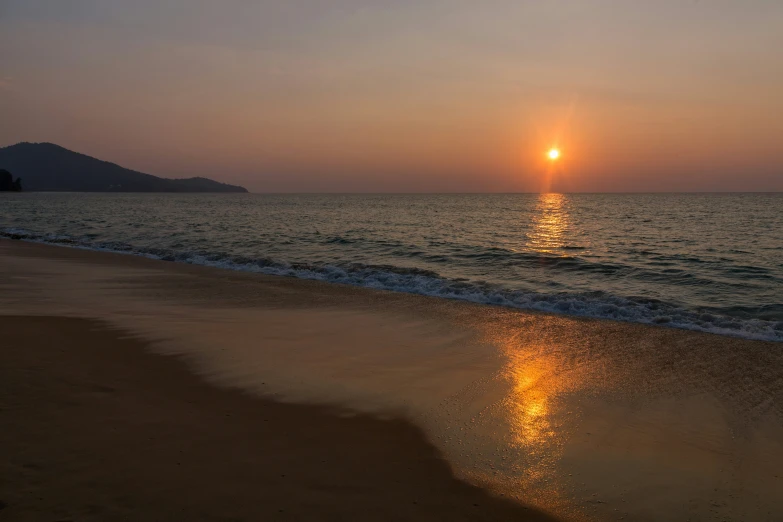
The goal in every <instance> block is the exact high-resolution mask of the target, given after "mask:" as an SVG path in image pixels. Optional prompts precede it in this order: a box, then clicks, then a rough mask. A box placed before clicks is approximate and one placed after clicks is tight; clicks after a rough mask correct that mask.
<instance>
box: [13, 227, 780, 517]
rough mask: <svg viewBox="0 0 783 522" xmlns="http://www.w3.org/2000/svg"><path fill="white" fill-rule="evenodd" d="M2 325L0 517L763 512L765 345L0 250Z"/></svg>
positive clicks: (770, 472) (772, 395)
mask: <svg viewBox="0 0 783 522" xmlns="http://www.w3.org/2000/svg"><path fill="white" fill-rule="evenodd" d="M0 314H3V315H6V316H9V315H10V316H15V318H13V319H11V318H4V319H2V321H3V323H2V324H3V325H5V324H7V323H8V322H9V321H10V322H17V323H19V324H20V325H21V326H20V327H18V328H12V329H11V332H12V333H11V334H10V335H13V336H17V337H15V338H13V339H15V341H14V342H13V343H12V344H13V345H14V346H16V347H19V346H26V347H27V346H29V347H33V348H32V349H25V350H21V351H19V350H18V349H17V350H16V351H14V350H11V351H9V350H7V349H5V350H4V352H3V357H4V358H7V357H11V358H12V359H11V361H10V362H11V363H13V361H16V363H13V364H6V363H5V362H4V363H3V365H2V366H3V370H2V371H3V372H5V373H4V375H3V379H2V380H3V383H4V384H3V386H16V388H15V389H14V390H16V391H14V390H11V391H3V395H2V397H3V399H4V400H5V398H6V397H10V398H11V399H10V400H9V403H8V404H3V405H2V408H3V409H2V411H0V415H2V416H3V417H4V418H3V426H7V425H10V426H13V427H14V428H13V430H9V431H7V432H6V431H5V430H4V433H3V434H2V435H0V437H2V440H0V442H2V443H3V447H10V448H14V447H18V448H19V450H18V451H12V452H11V454H12V455H17V454H18V455H23V456H24V457H23V458H22V457H20V458H15V459H12V461H11V463H10V464H8V467H7V468H0V469H2V474H3V475H2V477H0V480H2V482H1V483H2V484H9V483H10V484H17V485H16V486H15V489H8V488H7V487H4V488H3V489H0V500H2V501H4V502H5V503H6V504H8V507H6V508H5V509H4V510H3V511H0V517H3V516H5V517H9V516H12V515H13V514H14V513H16V514H15V515H13V516H16V517H17V518H16V519H19V520H34V519H40V518H41V516H39V515H38V514H36V512H35V511H33V510H34V509H38V507H36V506H44V508H43V509H49V510H50V511H42V512H41V513H45V514H46V515H47V517H48V516H49V515H50V514H53V516H58V517H59V516H62V517H65V515H66V511H67V513H69V514H70V515H69V516H73V517H74V518H75V519H76V518H78V519H80V520H81V519H86V518H89V516H93V519H95V520H105V519H111V518H112V517H113V516H114V515H112V513H114V514H115V515H116V517H115V518H120V519H122V518H123V517H124V516H126V515H128V513H133V514H134V516H133V518H134V519H150V520H152V519H156V518H163V519H166V518H168V519H171V518H174V519H177V518H178V517H177V516H175V515H174V513H178V512H179V511H177V510H182V509H184V510H186V511H187V512H188V513H190V514H191V516H189V517H186V518H189V519H193V518H194V517H193V515H192V514H194V513H206V514H213V513H214V515H215V517H216V518H215V519H221V520H222V519H231V518H230V517H235V518H238V519H243V518H244V519H255V518H262V519H269V518H270V517H271V516H272V515H275V516H279V517H286V516H287V517H291V518H292V519H297V518H300V519H307V518H313V515H312V513H315V512H317V511H319V510H321V511H322V512H324V513H326V515H324V516H323V517H320V518H329V517H332V518H335V519H337V518H340V519H346V518H349V519H350V518H360V519H364V518H373V517H376V518H379V517H386V518H388V519H415V518H416V517H417V516H418V517H421V518H428V519H444V518H459V517H460V516H462V517H463V518H467V519H472V520H473V519H480V517H481V516H483V517H486V519H492V520H495V519H504V517H506V518H515V519H520V518H519V517H522V518H521V519H522V520H524V519H526V518H525V517H527V518H530V517H531V516H532V517H539V516H544V515H542V514H541V513H540V512H547V513H551V514H553V515H556V516H557V517H559V518H562V519H568V520H581V519H588V520H590V519H592V520H689V519H691V520H726V519H728V520H780V519H783V502H781V500H780V499H781V498H783V479H781V477H783V474H781V473H780V471H779V469H783V421H782V420H781V419H783V378H782V377H781V374H782V373H783V348H782V347H781V345H780V344H776V343H765V342H758V341H747V340H742V339H733V338H728V337H721V336H716V335H708V334H701V333H696V332H686V331H682V330H675V329H668V328H660V327H648V326H641V325H632V324H626V323H617V322H612V321H598V320H588V319H579V318H571V317H564V316H555V315H547V314H539V313H529V312H523V311H519V310H510V309H504V308H497V307H490V306H481V305H473V304H469V303H464V302H458V301H449V300H444V299H433V298H428V297H422V296H413V295H406V294H394V293H389V292H382V291H374V290H368V289H362V288H353V287H345V286H339V285H330V284H326V283H320V282H317V281H302V280H295V279H287V278H280V277H272V276H263V275H258V274H249V273H237V272H230V271H223V270H217V269H210V268H204V267H197V266H188V265H179V264H174V263H166V262H161V261H154V260H149V259H143V258H136V257H131V256H122V255H117V254H108V253H97V252H88V251H81V250H76V249H68V248H61V247H51V246H44V245H38V244H29V243H22V242H15V241H9V240H2V241H0ZM20 316H21V317H22V318H20ZM35 316H46V318H36V317H35ZM96 321H97V322H96ZM4 330H5V327H4ZM129 334H130V335H132V339H128V338H127V335H129ZM96 336H97V337H96ZM6 339H11V337H8V336H6V337H4V341H5V340H6ZM69 339H70V340H69ZM96 339H98V340H96ZM55 341H56V343H71V344H70V345H69V346H71V348H69V349H66V350H65V351H61V349H60V348H58V344H56V343H55ZM4 344H8V343H4ZM107 347H108V349H107ZM150 352H151V353H155V354H164V355H169V356H173V357H159V356H155V355H152V354H151V353H150ZM79 354H81V355H79ZM77 355H78V357H77ZM14 358H16V359H14ZM85 367H87V368H95V370H91V371H88V372H85V371H84V370H83V369H84V368H85ZM183 368H187V372H186V371H185V370H183ZM69 372H70V373H69ZM167 372H168V373H167ZM6 374H8V376H9V377H8V378H6V377H5V375H6ZM196 376H197V377H196ZM35 382H37V383H38V385H35V386H33V385H29V386H28V384H27V383H35ZM6 383H11V384H6ZM14 383H15V384H14ZM113 383H114V384H113ZM205 383H209V385H208V384H205ZM36 390H37V391H36ZM110 390H114V391H110ZM116 390H122V393H118V392H117V391H116ZM25 394H27V395H25ZM164 398H165V400H163V399H164ZM35 401H38V402H35ZM113 401H114V402H113ZM60 403H62V404H60ZM55 404H60V406H61V407H60V408H57V407H54V406H51V405H55ZM194 405H198V408H196V407H194ZM68 408H71V410H69V409H68ZM227 413H228V414H229V415H230V417H226V416H225V415H226V414H227ZM262 417H263V418H262ZM264 419H269V420H264ZM273 419H275V422H274V424H270V423H271V421H272V420H273ZM219 421H220V422H219ZM26 422H27V423H28V424H27V425H26V426H25V423H26ZM85 426H93V427H96V429H97V431H95V432H94V433H93V430H87V429H83V428H84V427H85ZM271 426H274V428H271ZM197 427H198V429H197ZM25 430H26V431H25ZM134 430H136V431H134ZM55 433H56V434H58V436H54V434H55ZM155 433H160V434H161V436H160V437H159V438H158V439H155V438H153V439H152V440H150V439H149V437H150V436H152V437H155ZM324 434H329V436H325V435H324ZM112 437H115V438H112ZM116 437H119V439H117V438H116ZM108 441H112V442H108ZM115 441H119V443H115ZM213 442H214V444H213ZM13 444H16V446H12V445H13ZM118 447H125V448H128V450H127V451H119V450H117V448H118ZM270 448H272V449H270ZM354 450H355V451H354ZM179 451H183V452H187V453H188V455H186V456H187V459H186V460H187V462H184V461H183V460H182V459H179V460H176V459H175V457H176V455H177V453H178V452H179ZM337 454H339V455H347V456H344V457H343V458H341V459H334V455H337ZM323 455H327V456H325V457H324V456H323ZM441 456H442V457H443V458H441ZM183 458H184V457H183ZM444 459H445V460H444ZM42 460H43V461H48V462H49V465H48V466H49V467H42V468H40V469H39V468H38V467H36V466H39V467H40V466H42V465H43V464H41V462H40V461H42ZM324 460H326V461H327V463H329V462H332V461H334V460H338V461H339V462H338V463H336V464H333V465H332V466H324V465H323V464H320V465H319V463H322V461H324ZM177 462H178V463H179V464H177ZM30 463H31V464H30ZM44 464H45V462H44ZM156 466H157V467H158V468H160V469H159V471H155V470H156ZM174 466H176V467H174ZM183 466H184V468H183V469H187V470H188V472H187V473H181V472H180V471H179V470H180V468H182V467H183ZM286 466H288V469H297V470H299V471H297V472H291V473H287V472H286V471H281V470H282V469H283V468H285V467H286ZM163 468H165V470H164V469H163ZM267 469H268V470H269V471H268V473H267V471H266V470H267ZM31 470H32V471H31ZM41 470H43V471H41ZM117 470H122V472H121V473H119V472H118V471H117ZM178 473H180V474H178ZM283 474H285V475H286V477H281V476H280V475H283ZM294 476H295V477H297V478H296V480H291V479H292V477H294ZM8 477H10V480H9V478H8ZM14 477H26V478H25V479H24V481H21V482H19V481H15V480H16V479H15V478H14ZM69 477H74V480H70V478H69ZM76 477H79V479H78V480H75V478H76ZM455 477H456V478H455ZM468 483H469V484H472V485H471V486H469V485H467V484H468ZM104 484H108V485H104ZM145 484H147V485H145ZM223 484H227V486H225V487H224V486H223ZM475 486H480V487H482V488H483V490H480V489H478V488H477V487H475ZM259 489H263V490H264V491H268V492H269V494H268V496H263V495H266V494H267V493H259V492H258V490H259ZM192 491H198V492H199V493H197V494H191V492H192ZM36 495H37V496H38V497H43V498H48V499H49V500H50V501H47V502H36ZM232 495H233V496H232ZM286 495H288V496H286ZM501 495H502V496H501ZM414 497H415V498H414ZM419 497H426V499H419ZM96 498H97V499H99V501H98V502H94V501H93V500H91V499H96ZM261 498H263V499H267V500H268V502H269V503H270V504H269V505H267V500H265V501H264V502H258V501H257V499H261ZM302 498H305V499H309V500H304V501H302V500H301V499H302ZM9 499H10V500H9ZM20 499H21V500H20ZM55 499H56V500H55ZM231 499H233V500H231ZM283 499H288V500H287V501H285V502H283ZM476 499H478V500H476ZM506 499H512V500H513V503H510V502H508V501H507V500H506ZM276 500H279V502H278V503H275V501H276ZM289 501H290V502H289ZM414 501H415V502H417V504H413V502H414ZM286 502H289V503H287V504H286ZM423 503H428V504H427V506H429V508H428V509H431V510H430V511H426V512H425V511H424V507H422V506H424V504H423ZM261 504H264V505H261ZM283 504H285V505H283ZM300 504H304V507H302V508H301V509H312V510H314V511H296V508H295V507H292V506H293V505H300ZM473 504H478V506H474V505H473ZM23 505H26V506H27V508H22V507H21V506H23ZM141 505H143V506H145V507H144V509H143V510H142V511H141V512H138V514H137V513H136V512H133V511H127V510H129V509H130V510H133V509H136V510H139V509H140V507H139V506H141ZM278 505H279V506H282V507H277V506H278ZM63 506H64V507H63ZM90 506H92V507H90ZM273 507H274V509H273ZM531 507H534V508H536V509H535V510H534V509H530V508H531ZM468 508H470V509H472V510H473V511H471V510H470V509H468ZM14 509H16V510H22V511H16V512H15V511H13V510H14ZM24 509H27V510H29V511H27V512H25V511H24ZM57 509H61V510H65V511H51V510H57ZM90 509H95V510H98V511H96V514H94V515H89V510H90ZM101 509H104V510H115V511H104V512H102V513H103V515H101V514H100V513H101V512H100V510H101ZM279 509H283V510H284V511H283V512H280V511H279ZM438 509H442V510H444V511H437V510H438ZM73 510H77V511H78V510H81V511H78V513H76V512H74V511H73ZM188 510H189V511H188ZM258 510H261V511H258ZM353 510H355V511H353ZM20 513H21V514H20ZM24 513H27V515H24ZM107 513H109V514H107ZM370 514H372V516H371V515H370ZM77 515H78V517H77ZM137 515H138V516H137ZM25 516H26V517H27V518H24V517H25ZM221 516H222V517H224V518H219V517H221ZM145 517H146V518H145ZM196 518H199V519H209V518H208V517H207V516H206V515H205V516H198V517H196ZM316 518H319V517H316ZM10 519H14V518H10ZM533 519H536V518H533Z"/></svg>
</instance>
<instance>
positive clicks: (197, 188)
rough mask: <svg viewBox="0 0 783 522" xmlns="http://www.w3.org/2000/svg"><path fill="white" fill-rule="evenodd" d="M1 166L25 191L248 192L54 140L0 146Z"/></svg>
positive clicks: (232, 186)
mask: <svg viewBox="0 0 783 522" xmlns="http://www.w3.org/2000/svg"><path fill="white" fill-rule="evenodd" d="M0 169H6V170H8V171H10V172H12V173H13V174H14V176H17V177H19V178H21V179H22V184H23V187H24V190H25V191H36V190H40V191H73V192H247V189H245V188H244V187H238V186H236V185H227V184H225V183H220V182H218V181H214V180H211V179H207V178H184V179H166V178H159V177H157V176H153V175H151V174H145V173H143V172H137V171H135V170H130V169H126V168H124V167H121V166H119V165H116V164H114V163H110V162H108V161H102V160H99V159H96V158H93V157H90V156H87V155H85V154H80V153H78V152H73V151H71V150H68V149H65V148H63V147H60V146H59V145H55V144H54V143H26V142H25V143H17V144H16V145H11V146H9V147H3V148H0Z"/></svg>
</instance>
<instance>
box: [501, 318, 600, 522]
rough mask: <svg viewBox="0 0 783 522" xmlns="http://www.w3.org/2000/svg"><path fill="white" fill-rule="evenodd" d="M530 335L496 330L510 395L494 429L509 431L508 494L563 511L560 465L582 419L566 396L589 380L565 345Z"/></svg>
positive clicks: (564, 496)
mask: <svg viewBox="0 0 783 522" xmlns="http://www.w3.org/2000/svg"><path fill="white" fill-rule="evenodd" d="M523 328H524V327H523ZM504 330H505V329H504ZM528 333H529V332H520V331H516V332H514V331H512V330H511V329H509V330H505V331H503V332H497V331H496V332H494V335H492V341H491V342H492V344H494V345H495V346H496V347H497V348H498V349H499V351H500V353H501V354H502V355H503V357H504V359H505V361H506V362H505V365H504V366H503V368H502V370H501V373H500V377H501V379H502V380H503V381H505V382H506V385H507V389H506V396H505V399H504V400H503V401H502V407H501V410H500V411H497V412H496V414H497V415H498V416H499V417H500V418H503V419H505V420H503V421H502V422H500V423H498V424H496V425H497V426H504V427H505V429H506V430H507V433H505V434H504V435H503V436H502V437H500V438H501V439H502V440H504V442H505V444H507V446H508V448H509V452H508V453H507V454H506V455H507V458H508V459H509V460H511V462H507V463H506V464H507V466H504V467H505V468H506V472H507V473H508V475H507V482H506V485H507V486H510V487H511V488H512V489H511V490H507V491H508V492H509V493H511V494H516V495H519V496H524V497H526V498H531V499H535V502H536V503H537V504H538V505H540V506H541V507H544V508H546V509H550V510H552V511H553V512H561V513H562V512H563V510H564V509H567V508H566V506H567V505H568V493H567V490H568V484H567V479H566V478H565V477H563V473H562V469H560V467H559V464H560V460H561V458H562V455H563V450H564V447H565V446H566V445H567V444H568V441H569V438H570V437H571V436H572V435H573V430H574V423H575V422H577V417H578V415H573V414H572V413H573V412H572V411H571V408H572V407H573V404H572V403H571V402H570V401H568V400H567V398H568V397H567V395H568V394H570V393H572V392H578V391H579V390H583V389H584V388H585V387H587V386H589V384H588V381H589V379H588V378H587V375H585V374H584V372H583V371H582V370H580V369H579V367H578V366H576V365H574V364H573V361H570V360H569V359H568V358H567V357H565V356H564V355H563V352H562V351H561V349H560V348H561V346H559V345H557V344H546V343H541V342H540V340H533V339H532V337H534V336H529V335H528Z"/></svg>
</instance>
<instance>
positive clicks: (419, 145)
mask: <svg viewBox="0 0 783 522" xmlns="http://www.w3.org/2000/svg"><path fill="white" fill-rule="evenodd" d="M63 4H65V3H63V2H56V1H53V0H52V1H37V0H5V1H4V2H2V4H1V5H0V47H2V49H3V50H4V52H3V53H2V54H0V118H1V119H2V121H3V125H2V126H0V145H10V144H13V143H16V142H18V141H51V142H54V143H57V144H60V145H62V146H65V147H67V148H70V149H73V150H77V151H79V152H83V153H86V154H90V155H93V156H96V157H99V158H101V159H106V160H110V161H114V162H117V163H120V164H122V165H124V166H127V167H130V168H135V169H138V170H142V171H145V172H149V173H152V174H157V175H161V176H169V177H183V176H196V175H203V176H209V177H212V178H215V179H219V180H221V181H226V182H232V183H240V184H243V185H245V186H247V187H248V188H250V189H251V190H253V191H332V192H335V191H336V192H341V191H396V192H408V191H413V192H415V191H538V190H541V189H542V188H547V186H548V187H549V188H551V189H552V190H559V191H588V192H600V191H680V190H685V191H710V190H783V60H781V59H780V56H779V53H780V49H783V2H779V1H761V0H758V1H748V2H728V1H721V0H715V1H711V2H669V1H660V2H641V1H640V2H632V1H624V2H620V1H609V0H579V1H576V0H575V1H572V2H558V1H552V2H532V1H531V2H524V1H512V0H504V1H487V2H472V1H468V0H449V1H446V0H440V1H419V2H413V1H404V0H400V1H394V2H392V1H388V0H367V1H358V0H336V1H334V2H316V1H310V2H305V1H299V0H291V1H290V2H285V3H281V2H272V1H269V2H246V1H243V0H231V1H226V2H220V3H216V2H208V1H206V0H203V1H202V0H191V1H185V0H169V1H154V2H153V1H147V0H143V1H142V0H140V1H135V2H120V1H112V0H107V1H102V2H95V1H87V0H74V1H72V2H67V4H68V5H67V6H64V5H63ZM326 4H328V6H327V5H326ZM554 144H557V145H558V146H559V147H560V148H561V150H562V153H563V156H562V158H561V160H560V161H558V165H557V167H556V168H555V169H554V170H553V171H552V176H551V179H549V180H547V176H546V174H547V171H550V170H551V166H550V165H548V162H547V161H546V160H545V153H546V151H547V150H548V149H549V147H550V146H552V145H554Z"/></svg>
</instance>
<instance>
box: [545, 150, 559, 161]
mask: <svg viewBox="0 0 783 522" xmlns="http://www.w3.org/2000/svg"><path fill="white" fill-rule="evenodd" d="M547 156H549V159H551V160H556V159H557V158H559V157H560V151H559V150H558V149H549V152H547Z"/></svg>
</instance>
